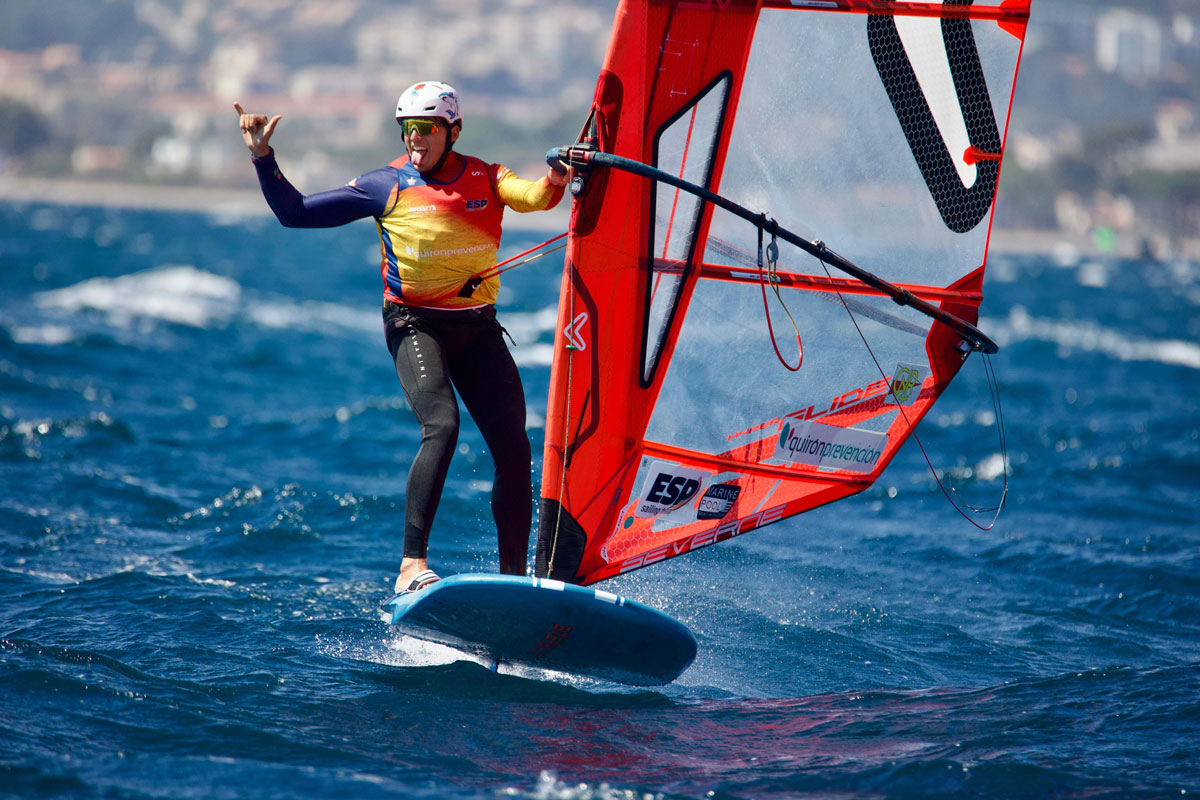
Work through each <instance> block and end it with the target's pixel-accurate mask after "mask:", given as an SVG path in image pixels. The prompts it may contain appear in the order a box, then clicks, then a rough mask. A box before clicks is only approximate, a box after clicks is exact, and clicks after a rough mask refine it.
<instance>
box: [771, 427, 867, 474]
mask: <svg viewBox="0 0 1200 800" xmlns="http://www.w3.org/2000/svg"><path fill="white" fill-rule="evenodd" d="M887 442H888V437H887V434H886V433H875V432H874V431H864V430H861V429H860V428H839V427H837V426H836V425H824V424H822V423H820V422H813V421H812V420H809V421H807V422H798V423H797V424H796V427H794V428H793V427H792V425H791V423H790V422H786V421H785V422H784V423H783V427H782V429H781V430H780V431H779V446H778V447H776V448H775V456H776V458H780V459H782V460H783V461H785V462H787V463H788V464H807V465H808V466H810V467H817V468H819V469H840V470H847V471H849V472H862V473H868V472H871V471H872V470H874V469H875V464H876V463H878V461H879V457H880V456H881V455H883V451H884V450H885V449H886V448H887Z"/></svg>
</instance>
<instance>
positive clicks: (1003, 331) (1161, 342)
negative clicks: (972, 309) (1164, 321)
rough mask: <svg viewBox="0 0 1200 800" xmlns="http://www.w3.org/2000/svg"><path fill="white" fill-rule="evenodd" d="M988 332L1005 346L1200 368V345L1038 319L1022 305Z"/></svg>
mask: <svg viewBox="0 0 1200 800" xmlns="http://www.w3.org/2000/svg"><path fill="white" fill-rule="evenodd" d="M982 324H983V327H984V329H985V330H987V331H988V332H989V333H993V334H994V335H995V338H996V340H997V341H998V342H999V343H1000V344H1001V345H1007V344H1011V343H1013V342H1021V341H1028V340H1036V341H1044V342H1053V343H1054V344H1057V345H1058V346H1059V347H1064V348H1070V349H1075V350H1083V351H1087V352H1096V353H1103V354H1105V355H1108V356H1112V357H1113V358H1117V359H1120V360H1121V361H1153V362H1157V363H1160V364H1170V365H1175V366H1181V367H1190V368H1191V369H1200V345H1197V344H1196V343H1195V342H1185V341H1183V340H1180V339H1146V338H1143V337H1138V336H1131V335H1129V334H1127V333H1124V332H1123V331H1118V330H1113V329H1112V328H1106V327H1104V326H1102V325H1097V324H1096V323H1094V322H1088V321H1084V320H1080V321H1071V322H1065V321H1059V320H1047V319H1037V318H1035V317H1032V316H1030V314H1029V312H1028V311H1026V310H1025V309H1024V308H1022V307H1021V306H1016V307H1015V308H1013V309H1012V310H1011V311H1010V312H1009V315H1008V319H1007V320H995V321H990V320H989V321H986V322H984V323H982Z"/></svg>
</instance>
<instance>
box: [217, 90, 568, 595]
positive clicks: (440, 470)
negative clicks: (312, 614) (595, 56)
mask: <svg viewBox="0 0 1200 800" xmlns="http://www.w3.org/2000/svg"><path fill="white" fill-rule="evenodd" d="M234 108H235V109H236V110H237V112H238V115H239V123H240V126H241V130H242V136H243V138H244V139H245V141H246V145H247V146H248V147H249V148H250V154H251V156H252V158H253V161H254V166H255V169H256V170H257V172H258V179H259V184H260V185H261V187H262V191H263V195H264V197H266V200H267V204H268V205H269V206H270V207H271V210H272V211H274V212H275V216H276V217H278V219H279V221H280V222H281V223H283V224H284V225H285V226H287V227H294V228H327V227H333V226H337V225H344V224H346V223H348V222H351V221H353V220H356V219H363V218H366V217H374V219H375V224H376V228H377V230H378V232H379V243H380V252H381V272H382V275H383V321H384V332H385V334H386V339H387V346H388V351H389V352H390V353H391V356H392V360H393V362H394V363H395V366H396V374H397V375H398V377H399V378H400V385H401V387H402V388H403V389H404V395H405V397H406V398H407V399H408V404H409V406H410V407H411V408H412V410H413V413H414V414H415V415H416V417H417V421H418V422H419V423H420V426H421V446H420V449H419V450H418V451H417V455H416V458H415V459H414V460H413V463H412V465H411V466H410V468H409V474H408V483H407V490H406V494H405V525H404V558H403V561H402V562H401V566H400V574H399V576H398V577H397V578H396V583H395V589H394V590H395V591H396V592H397V593H399V592H413V591H417V590H419V589H423V588H425V587H426V586H428V585H429V584H431V583H433V582H435V581H437V580H438V576H437V575H436V574H435V573H434V572H433V570H431V569H429V563H428V560H427V552H428V543H429V532H430V529H431V528H432V526H433V518H434V514H435V513H436V511H437V506H438V501H439V500H440V498H441V494H442V488H443V486H444V484H445V480H446V474H447V472H448V471H449V468H450V459H451V457H452V456H453V454H454V449H455V446H456V444H457V440H458V425H459V414H458V402H457V399H456V398H455V390H457V391H458V395H459V396H460V397H461V398H462V401H463V404H464V405H465V406H466V407H467V410H468V411H469V412H470V414H471V417H472V418H473V419H474V420H475V422H476V424H477V425H478V426H479V430H480V432H481V433H482V434H483V438H484V440H485V441H486V442H487V446H488V449H489V450H490V451H491V453H492V459H493V461H494V462H495V479H494V481H493V484H492V514H493V516H494V517H495V520H496V529H497V537H498V541H499V552H500V571H501V572H502V573H505V574H510V575H524V574H525V564H526V558H527V553H528V547H529V531H530V527H531V525H532V517H533V497H532V481H531V450H530V446H529V439H528V436H527V435H526V433H525V393H524V390H523V388H522V386H521V378H520V375H519V373H518V372H517V367H516V364H515V363H514V362H513V359H512V355H511V354H510V353H509V351H508V347H507V346H506V345H505V343H504V339H503V333H504V329H503V328H502V327H500V323H499V322H497V320H496V309H495V302H496V293H497V290H498V289H499V286H500V280H499V278H498V277H497V276H495V275H494V274H493V275H490V276H488V275H487V274H486V273H487V271H488V270H489V269H490V268H491V267H493V265H494V264H495V258H496V251H497V249H498V247H499V244H500V234H501V218H502V216H503V212H504V208H505V207H508V208H512V209H514V210H515V211H519V212H529V211H540V210H546V209H550V208H553V207H554V206H555V205H556V204H557V203H558V201H559V200H560V199H561V198H562V195H563V190H562V187H563V186H564V185H565V184H566V177H565V176H564V175H560V174H559V173H557V172H555V171H554V170H547V172H546V175H545V176H544V177H542V178H541V179H539V180H537V181H527V180H523V179H521V178H519V177H517V176H516V175H515V174H513V173H512V172H511V171H509V170H508V169H507V168H506V167H504V166H501V165H499V164H489V163H486V162H484V161H482V160H480V159H478V158H475V157H473V156H467V155H463V154H460V153H458V152H456V151H455V150H454V142H455V141H456V140H457V139H458V137H459V134H460V133H461V131H462V114H461V108H460V103H459V97H458V93H457V92H456V91H455V90H454V89H453V88H452V87H450V86H449V85H447V84H445V83H440V82H437V81H426V82H422V83H417V84H415V85H413V86H411V87H409V88H408V89H406V90H405V91H404V93H403V94H401V95H400V99H399V101H398V102H397V104H396V121H397V122H398V123H399V124H400V127H401V129H402V130H403V138H404V145H405V150H406V153H405V155H402V156H400V157H398V158H397V159H395V160H394V161H392V162H391V163H390V164H388V165H387V166H386V167H383V168H381V169H376V170H373V171H371V172H367V173H365V174H363V175H360V176H359V177H357V178H355V179H354V180H352V181H350V183H348V184H346V185H345V186H343V187H341V188H340V189H334V190H332V191H328V192H320V193H318V194H311V195H307V196H305V195H302V194H301V193H300V192H299V191H297V190H296V189H295V188H294V187H293V186H292V185H291V184H290V183H289V182H288V181H287V179H286V178H284V176H283V173H282V172H281V171H280V169H279V165H278V164H277V163H276V161H275V153H274V150H273V149H272V148H271V147H270V144H269V142H270V139H271V136H272V135H273V134H274V132H275V126H276V125H277V124H278V123H279V120H280V119H281V117H280V116H274V117H268V116H267V115H265V114H247V113H246V112H245V111H243V110H242V107H241V105H239V104H236V103H235V104H234Z"/></svg>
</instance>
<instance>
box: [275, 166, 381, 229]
mask: <svg viewBox="0 0 1200 800" xmlns="http://www.w3.org/2000/svg"><path fill="white" fill-rule="evenodd" d="M253 161H254V168H255V169H256V170H257V171H258V185H259V186H261V187H262V193H263V197H265V198H266V199H267V205H269V206H270V207H271V210H272V211H274V212H275V216H276V217H278V218H279V221H280V222H281V223H283V225H284V226H285V227H288V228H333V227H336V226H338V225H345V224H346V223H347V222H353V221H354V220H356V219H364V218H366V217H375V216H379V215H380V214H382V213H384V211H386V210H387V201H388V197H389V196H390V194H391V191H392V187H393V186H394V185H395V178H394V177H393V174H392V173H390V171H389V170H385V169H377V170H375V171H373V172H368V173H367V174H366V175H363V176H361V177H359V178H357V179H355V180H354V181H351V183H349V184H347V185H345V186H343V187H341V188H340V189H334V190H332V191H328V192H318V193H317V194H310V195H308V196H305V195H302V194H300V192H299V191H297V190H296V187H294V186H292V184H291V183H289V182H288V179H287V178H285V177H283V173H282V172H280V170H279V165H278V164H277V163H276V162H275V151H274V150H272V151H271V152H270V153H268V154H267V155H265V156H263V157H262V158H256V159H253Z"/></svg>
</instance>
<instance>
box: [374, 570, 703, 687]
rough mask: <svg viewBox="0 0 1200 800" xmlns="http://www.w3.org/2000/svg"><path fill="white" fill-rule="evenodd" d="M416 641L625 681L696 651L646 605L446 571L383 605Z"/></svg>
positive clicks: (659, 672)
mask: <svg viewBox="0 0 1200 800" xmlns="http://www.w3.org/2000/svg"><path fill="white" fill-rule="evenodd" d="M384 608H385V610H390V611H391V615H392V623H394V624H395V625H396V627H397V628H399V629H400V630H401V631H402V632H404V633H406V634H408V635H411V636H414V637H416V638H418V639H424V640H427V641H433V642H438V643H440V644H445V645H449V646H450V647H453V648H455V649H458V650H462V651H464V652H467V653H470V654H472V655H475V656H477V657H480V658H482V659H485V660H486V661H488V662H489V663H490V665H491V666H492V668H493V669H495V667H496V665H498V664H517V665H521V666H526V667H536V668H540V669H548V670H555V671H558V672H566V673H571V674H576V675H586V676H590V677H594V678H602V679H605V680H611V681H616V682H619V683H626V684H633V685H636V686H657V685H661V684H664V683H670V682H671V681H673V680H675V678H677V677H678V676H679V675H680V673H682V672H683V671H684V670H685V669H687V668H688V666H689V665H690V664H691V663H692V660H693V659H694V658H695V657H696V639H695V637H694V636H692V632H691V631H689V630H688V629H687V627H686V626H685V625H683V624H682V623H680V622H678V621H677V620H675V619H672V618H671V617H669V616H667V615H666V614H663V613H662V612H660V611H656V610H655V609H653V608H650V607H649V606H645V605H642V604H641V603H638V602H635V601H633V600H627V599H625V598H623V597H618V596H617V595H614V594H609V593H608V592H603V591H597V590H595V589H589V588H586V587H583V586H575V585H572V584H567V583H562V582H560V581H552V580H547V579H544V578H529V577H520V576H515V575H483V574H476V575H453V576H450V577H447V578H443V579H442V580H440V581H438V582H437V583H435V584H433V585H432V586H430V587H429V588H427V589H422V590H421V591H418V592H411V593H408V594H399V595H396V596H395V597H393V598H391V599H390V600H388V601H387V602H386V603H385V604H384Z"/></svg>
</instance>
